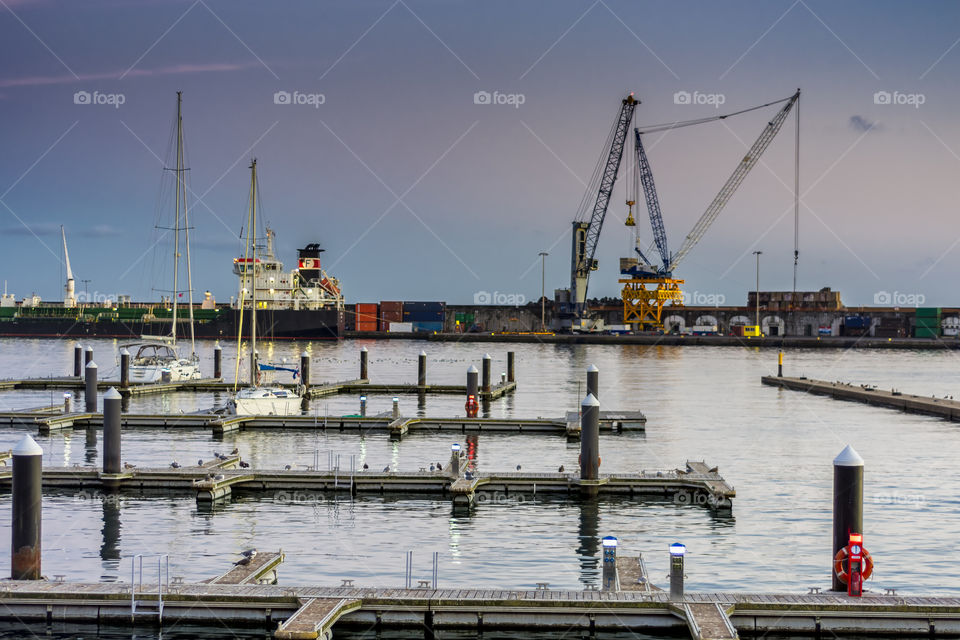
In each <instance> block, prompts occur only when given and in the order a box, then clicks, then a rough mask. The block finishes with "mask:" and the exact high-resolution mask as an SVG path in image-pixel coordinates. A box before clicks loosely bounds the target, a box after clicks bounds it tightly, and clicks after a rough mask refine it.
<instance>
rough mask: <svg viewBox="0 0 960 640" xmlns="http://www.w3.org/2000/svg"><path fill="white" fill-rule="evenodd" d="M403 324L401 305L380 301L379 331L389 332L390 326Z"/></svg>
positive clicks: (399, 303)
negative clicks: (396, 323)
mask: <svg viewBox="0 0 960 640" xmlns="http://www.w3.org/2000/svg"><path fill="white" fill-rule="evenodd" d="M393 322H403V303H402V302H388V301H382V302H381V303H380V331H390V324H391V323H393Z"/></svg>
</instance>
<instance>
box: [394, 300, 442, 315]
mask: <svg viewBox="0 0 960 640" xmlns="http://www.w3.org/2000/svg"><path fill="white" fill-rule="evenodd" d="M445 304H446V303H443V302H404V303H403V310H404V311H407V310H410V311H413V312H414V313H417V312H420V311H433V312H435V313H443V308H444V306H445Z"/></svg>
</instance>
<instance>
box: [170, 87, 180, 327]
mask: <svg viewBox="0 0 960 640" xmlns="http://www.w3.org/2000/svg"><path fill="white" fill-rule="evenodd" d="M182 98H183V94H182V92H180V91H177V168H176V169H175V170H174V173H176V174H177V196H176V213H175V214H174V216H173V293H172V294H171V295H172V296H173V314H172V315H173V327H172V328H171V330H170V335H171V336H172V337H173V344H177V282H178V276H179V273H178V272H179V269H180V190H181V187H182V183H181V180H182V179H183V166H182V162H183V121H182V120H181V119H180V102H181V100H182Z"/></svg>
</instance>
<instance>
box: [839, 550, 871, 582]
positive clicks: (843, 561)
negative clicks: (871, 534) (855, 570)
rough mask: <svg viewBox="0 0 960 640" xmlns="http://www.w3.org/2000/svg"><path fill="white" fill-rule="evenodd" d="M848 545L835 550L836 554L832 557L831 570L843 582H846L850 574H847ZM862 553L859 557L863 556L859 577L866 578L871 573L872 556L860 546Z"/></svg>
mask: <svg viewBox="0 0 960 640" xmlns="http://www.w3.org/2000/svg"><path fill="white" fill-rule="evenodd" d="M849 547H850V545H847V546H846V547H844V548H842V549H840V551H837V555H835V556H834V557H833V572H834V573H836V574H837V579H838V580H839V581H840V582H842V583H843V584H848V582H847V581H848V579H849V578H850V576H849V575H848V574H847V557H848V556H849V555H850V551H849ZM861 550H862V553H861V554H860V557H861V558H863V571H862V572H861V573H860V576H861V579H862V580H866V579H867V578H869V577H870V576H871V575H872V574H873V558H872V557H870V552H869V551H867V548H866V547H861Z"/></svg>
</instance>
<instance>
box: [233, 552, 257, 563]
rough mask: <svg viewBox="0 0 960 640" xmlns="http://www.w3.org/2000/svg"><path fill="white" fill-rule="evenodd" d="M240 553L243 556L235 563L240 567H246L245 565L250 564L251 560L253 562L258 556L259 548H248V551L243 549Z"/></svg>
mask: <svg viewBox="0 0 960 640" xmlns="http://www.w3.org/2000/svg"><path fill="white" fill-rule="evenodd" d="M240 555H241V556H243V557H242V558H240V559H239V560H237V561H236V562H234V563H233V564H234V565H236V566H238V567H245V566H247V565H248V564H250V562H251V561H252V560H253V559H254V558H256V557H257V550H256V549H247V550H246V551H241V552H240Z"/></svg>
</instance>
